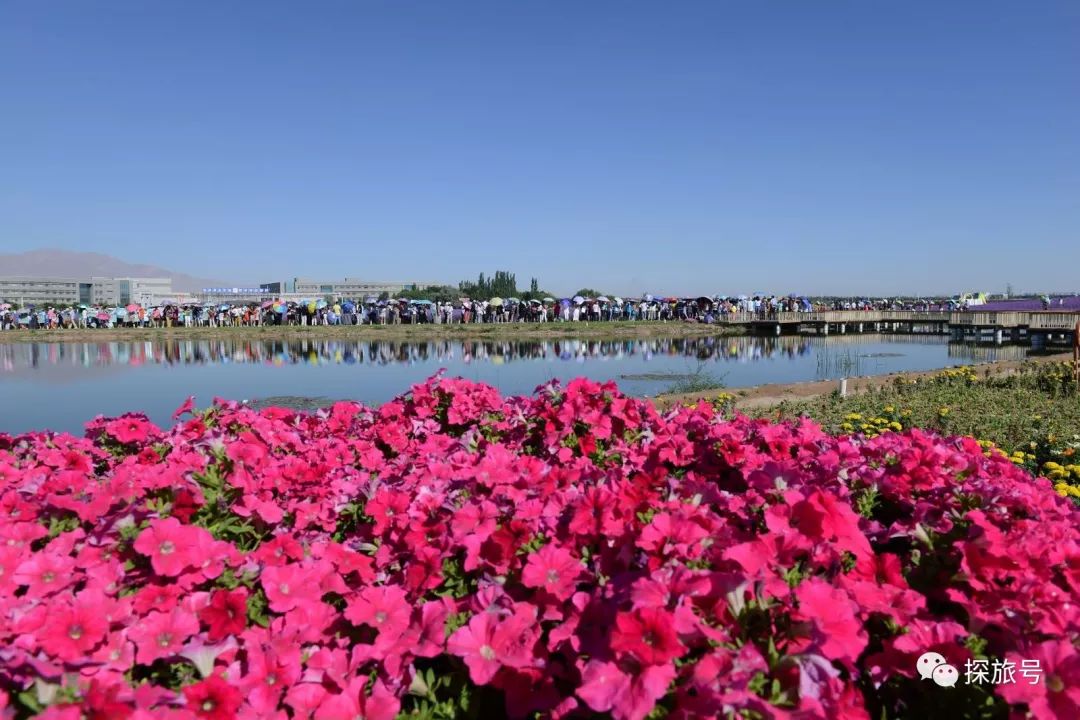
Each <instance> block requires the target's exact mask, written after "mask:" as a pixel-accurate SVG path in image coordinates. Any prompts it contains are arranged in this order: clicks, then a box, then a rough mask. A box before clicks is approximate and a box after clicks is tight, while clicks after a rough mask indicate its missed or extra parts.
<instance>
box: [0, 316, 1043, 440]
mask: <svg viewBox="0 0 1080 720" xmlns="http://www.w3.org/2000/svg"><path fill="white" fill-rule="evenodd" d="M1025 352H1026V351H1025V349H1024V348H1022V347H1011V346H1003V347H986V346H972V345H963V344H957V343H950V342H948V338H946V337H943V336H897V335H849V336H846V337H829V338H823V337H807V336H781V337H758V336H741V337H731V336H725V337H715V338H714V337H697V338H654V339H633V340H547V341H513V340H482V341H460V340H438V341H428V342H423V341H421V342H417V341H400V342H399V341H389V340H374V341H352V340H350V341H340V340H327V341H321V340H311V339H305V340H294V341H266V340H245V339H237V340H232V339H214V340H164V341H138V342H125V341H107V342H80V343H0V432H9V433H16V432H24V431H27V430H41V429H46V428H48V429H52V430H63V431H68V432H76V433H81V432H82V426H83V424H84V423H85V422H86V421H88V420H90V419H92V418H93V417H94V416H95V415H98V414H99V413H100V414H105V415H108V416H112V415H118V414H120V413H123V412H126V411H138V412H144V413H146V414H147V415H149V416H150V418H151V419H152V420H154V421H155V422H157V423H159V424H163V425H167V424H168V423H169V422H170V416H171V414H172V411H173V409H175V408H176V407H177V406H178V405H180V403H182V402H183V401H184V399H185V398H186V397H187V396H188V395H195V396H196V402H197V403H198V404H199V405H208V404H209V403H210V402H211V400H212V399H213V398H214V397H224V398H229V399H234V400H255V399H259V398H267V397H278V396H300V397H315V398H328V399H331V400H338V399H351V400H359V401H362V402H366V403H372V404H375V403H380V402H384V401H386V400H388V399H390V398H392V397H394V396H396V395H399V394H400V393H402V392H404V391H405V390H407V389H408V387H409V386H410V385H411V384H413V383H417V382H421V381H423V380H424V379H425V378H427V377H429V376H431V375H433V374H434V373H436V372H438V371H439V370H440V369H441V368H445V369H446V371H447V373H448V374H449V375H453V376H461V377H465V378H469V379H471V380H477V381H481V382H486V383H490V384H492V385H494V386H496V387H498V388H499V389H500V390H501V391H503V392H504V393H507V394H519V393H531V392H532V391H533V390H534V389H535V388H536V386H538V385H541V384H543V383H545V382H548V381H549V380H552V379H559V380H562V381H567V380H569V379H571V378H574V377H578V376H581V375H585V376H587V377H590V378H593V379H596V380H614V381H616V382H618V383H619V385H620V387H622V388H623V390H624V391H625V392H627V393H629V394H632V395H641V396H647V395H656V394H658V393H662V392H664V391H667V390H670V389H671V388H672V386H673V385H675V384H677V383H679V382H680V381H686V380H688V379H693V378H697V379H703V378H710V379H714V380H719V381H721V382H723V383H724V384H725V385H727V386H728V387H733V388H738V387H748V386H753V385H761V384H765V383H790V382H803V381H811V380H828V379H837V378H841V377H845V376H848V377H851V376H857V375H880V374H885V373H890V372H896V371H906V370H932V369H935V368H941V367H947V366H950V365H962V364H970V363H973V362H987V361H995V360H1015V359H1020V358H1022V357H1023V356H1024V353H1025Z"/></svg>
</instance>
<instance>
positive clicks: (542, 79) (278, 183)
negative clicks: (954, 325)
mask: <svg viewBox="0 0 1080 720" xmlns="http://www.w3.org/2000/svg"><path fill="white" fill-rule="evenodd" d="M0 138H2V140H0V250H6V251H19V250H29V249H34V248H40V247H62V248H68V249H76V250H96V251H102V252H108V253H111V254H114V255H116V256H118V257H121V258H123V259H125V260H129V261H132V262H152V263H156V264H160V265H164V266H167V267H170V268H172V269H175V270H180V271H186V272H190V273H195V274H199V275H203V276H211V277H220V278H223V279H226V280H231V281H264V280H269V279H275V278H283V277H291V276H294V275H303V276H315V277H341V276H344V275H349V276H353V277H367V278H372V279H411V278H420V279H432V280H438V281H446V282H452V283H453V282H457V281H458V280H460V279H462V278H465V277H474V276H475V274H476V273H477V272H479V271H480V270H484V271H486V272H491V271H493V270H495V269H498V268H505V269H509V270H512V271H514V272H516V273H517V276H518V279H519V285H527V282H528V278H529V277H530V276H537V277H538V278H540V280H541V282H542V284H543V285H544V286H545V287H546V288H547V289H550V290H553V291H556V292H570V291H573V290H576V289H577V288H578V287H579V286H582V285H589V286H593V287H596V288H599V289H601V290H605V291H609V292H616V293H639V292H643V291H648V292H654V293H677V292H685V293H697V292H710V293H712V292H725V293H737V292H749V291H756V290H765V291H776V292H789V291H794V292H800V293H823V292H837V293H842V292H850V293H870V292H882V293H894V292H900V291H912V292H934V291H942V292H956V291H960V290H967V289H982V290H1000V289H1003V288H1004V286H1005V284H1006V283H1012V284H1013V285H1014V286H1016V288H1018V289H1021V288H1025V289H1037V288H1044V289H1065V290H1071V289H1080V3H1077V2H1075V0H1069V1H1065V2H1050V1H1046V2H1044V1H1042V0H1040V1H1038V2H1021V1H1019V0H1015V1H1012V2H994V1H990V2H987V1H985V0H980V1H978V2H953V1H951V0H950V1H949V2H929V1H926V2H888V3H886V2H866V1H865V0H858V1H852V2H756V1H755V2H749V1H747V2H742V3H735V2H674V3H660V2H621V1H620V2H592V1H590V2H520V3H519V2H512V3H508V2H448V1H447V2H389V1H388V2H363V1H361V0H355V1H350V2H311V3H298V2H268V1H266V0H260V1H259V2H254V1H252V2H179V1H176V2H142V1H139V2H122V1H120V0H112V1H110V2H85V1H83V0H77V1H76V0H53V1H50V2H37V1H32V0H17V1H15V2H11V1H10V0H8V1H7V2H4V3H3V4H2V5H0Z"/></svg>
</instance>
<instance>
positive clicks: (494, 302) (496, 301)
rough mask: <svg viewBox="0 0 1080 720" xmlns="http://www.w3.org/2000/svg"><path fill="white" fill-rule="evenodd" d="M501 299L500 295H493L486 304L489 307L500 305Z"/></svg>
mask: <svg viewBox="0 0 1080 720" xmlns="http://www.w3.org/2000/svg"><path fill="white" fill-rule="evenodd" d="M502 304H503V299H502V298H501V297H493V298H491V300H489V301H488V305H491V307H502Z"/></svg>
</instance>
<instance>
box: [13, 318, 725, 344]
mask: <svg viewBox="0 0 1080 720" xmlns="http://www.w3.org/2000/svg"><path fill="white" fill-rule="evenodd" d="M737 334H741V331H739V330H735V329H732V328H727V327H722V326H718V325H702V324H698V323H689V322H657V321H641V322H634V321H628V322H601V323H588V322H577V323H506V324H491V325H478V324H469V325H348V326H346V325H329V326H322V325H320V326H313V327H299V326H294V325H281V326H266V327H218V328H208V327H197V328H112V329H102V330H13V331H4V332H0V343H13V342H99V341H105V340H130V341H142V340H157V339H161V340H200V339H214V340H219V339H237V340H292V339H298V340H299V339H311V340H378V339H380V338H386V339H392V340H432V339H469V340H483V339H491V338H506V339H514V340H544V339H549V338H552V339H554V338H595V339H623V338H626V339H632V338H641V337H702V336H716V335H737Z"/></svg>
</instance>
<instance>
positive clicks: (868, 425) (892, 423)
mask: <svg viewBox="0 0 1080 720" xmlns="http://www.w3.org/2000/svg"><path fill="white" fill-rule="evenodd" d="M885 411H886V413H885V414H887V415H895V408H893V407H892V406H891V405H889V406H886V408H885ZM903 429H904V426H903V425H902V424H901V423H900V422H899V421H898V420H896V419H892V418H887V417H880V416H879V417H871V418H864V417H863V416H862V414H860V413H848V414H847V415H845V416H844V422H842V423H840V430H841V431H842V432H845V433H853V432H861V433H862V434H863V435H866V436H867V437H877V436H878V435H880V434H881V433H883V432H889V431H890V430H892V431H893V432H900V431H902V430H903Z"/></svg>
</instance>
